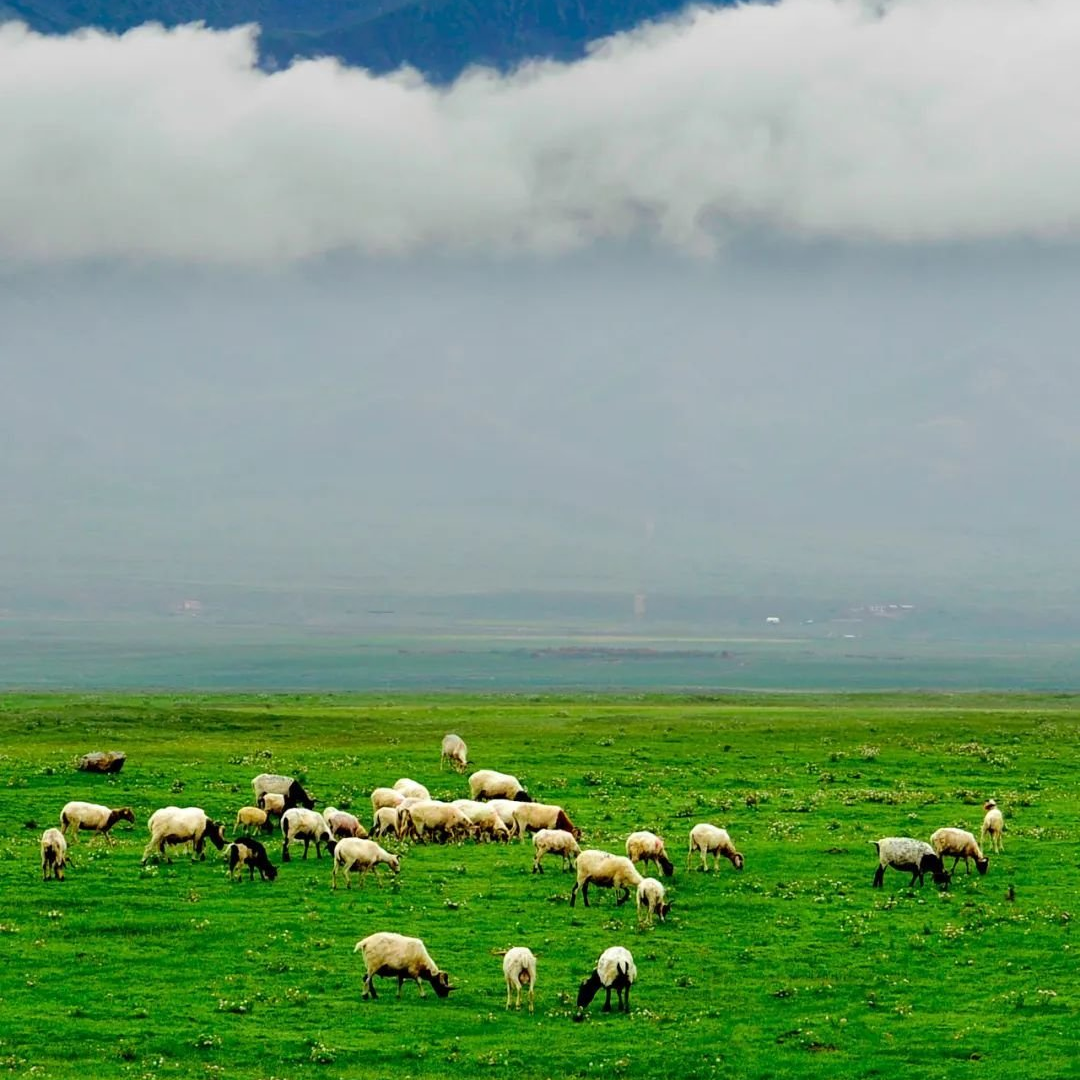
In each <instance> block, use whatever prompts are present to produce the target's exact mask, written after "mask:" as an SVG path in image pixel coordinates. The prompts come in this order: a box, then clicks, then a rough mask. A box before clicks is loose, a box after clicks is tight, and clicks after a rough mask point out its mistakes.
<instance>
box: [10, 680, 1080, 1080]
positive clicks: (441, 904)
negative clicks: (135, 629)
mask: <svg viewBox="0 0 1080 1080" xmlns="http://www.w3.org/2000/svg"><path fill="white" fill-rule="evenodd" d="M1078 704H1080V700H1078V699H1077V697H1075V696H1071V695H1064V694H1058V695H1051V694H1034V693H1032V694H1027V693H1016V694H986V693H984V694H936V695H935V694H918V693H884V694H852V695H812V694H785V695H779V694H777V695H772V694H739V695H727V696H714V697H704V696H678V695H667V696H650V695H624V696H621V697H610V696H602V695H592V696H590V695H584V694H578V695H574V696H559V695H550V696H549V695H539V694H538V695H497V696H495V695H493V696H487V697H480V696H465V695H437V696H430V697H426V698H420V697H393V698H391V697H387V696H376V695H360V696H348V695H329V694H321V695H248V696H233V695H207V696H197V697H196V696H176V695H164V694H161V695H151V696H138V695H127V696H120V695H92V694H91V695H86V694H84V695H51V694H40V695H33V694H25V693H24V694H9V695H6V696H4V697H3V698H0V784H2V795H0V897H2V899H3V903H2V905H0V950H2V955H3V961H4V962H3V964H0V1074H7V1075H12V1076H36V1077H49V1078H56V1080H61V1078H75V1077H78V1078H80V1080H84V1078H85V1077H87V1076H91V1077H139V1078H148V1080H149V1078H159V1077H161V1078H164V1077H185V1078H187V1077H199V1076H202V1077H210V1076H221V1077H229V1078H232V1077H236V1078H244V1080H248V1078H250V1080H271V1078H280V1080H284V1078H289V1080H295V1078H298V1077H312V1078H314V1077H320V1078H327V1080H329V1078H337V1077H342V1078H344V1077H354V1076H361V1075H362V1076H370V1077H390V1076H393V1077H396V1078H398V1080H406V1078H410V1077H416V1078H421V1077H424V1078H428V1077H431V1078H434V1077H440V1078H443V1077H470V1078H471V1077H477V1076H493V1077H495V1076H498V1077H502V1076H511V1075H512V1076H515V1077H519V1078H533V1077H536V1078H542V1077H551V1078H578V1077H619V1078H621V1077H657V1076H665V1077H666V1076H677V1077H680V1078H681V1080H694V1078H705V1077H762V1078H765V1077H769V1078H783V1077H799V1078H817V1077H829V1078H830V1080H835V1078H849V1077H871V1076H898V1075H904V1074H906V1073H909V1072H915V1073H917V1075H919V1076H920V1077H946V1076H947V1077H957V1076H960V1077H968V1076H970V1077H978V1078H980V1080H986V1078H998V1077H1000V1078H1005V1077H1009V1078H1013V1077H1015V1076H1017V1075H1024V1076H1025V1077H1026V1078H1039V1077H1046V1078H1051V1077H1053V1078H1061V1077H1068V1076H1075V1075H1077V1074H1078V1073H1080V1064H1078V1057H1080V1055H1078V1051H1077V1046H1078V1037H1077V1033H1078V1032H1080V1000H1078V995H1080V964H1078V962H1077V956H1076V945H1075V943H1074V941H1073V934H1072V926H1073V923H1074V920H1075V917H1076V916H1077V915H1078V914H1080V911H1078V896H1080V893H1078V890H1077V871H1078V869H1080V848H1078V845H1077V840H1078V835H1080V813H1078V804H1080V724H1078V723H1077V707H1078ZM447 731H456V732H457V733H459V734H460V735H462V736H463V737H464V738H465V739H466V741H467V742H468V744H469V748H470V757H471V760H472V762H473V763H474V765H475V767H477V768H479V767H492V768H497V769H502V770H504V771H508V772H512V773H515V774H516V775H518V776H519V777H520V778H521V779H522V780H523V781H524V782H525V784H526V785H527V787H528V788H529V789H530V791H531V792H532V793H533V795H534V797H536V798H538V799H542V800H544V801H548V802H557V803H560V804H561V805H563V806H565V807H566V809H567V810H568V811H569V813H570V815H571V817H572V818H573V819H574V821H575V822H576V823H577V824H578V825H579V826H580V827H581V828H582V830H583V833H584V835H583V838H582V846H595V847H601V848H607V849H609V850H613V851H618V852H621V851H622V850H623V842H624V840H625V837H626V835H627V834H628V833H629V832H631V831H633V830H635V829H641V828H646V829H651V830H653V831H656V832H659V833H660V834H661V835H663V836H664V837H665V838H666V839H667V841H668V849H669V851H670V853H671V855H672V858H673V859H674V862H675V866H676V872H675V876H674V877H673V878H672V879H670V880H669V881H668V882H667V884H668V886H669V896H670V898H671V899H672V900H673V903H674V907H673V910H672V913H671V915H670V917H669V919H668V921H667V922H666V923H665V924H663V925H657V926H655V927H652V928H647V929H640V928H639V927H638V925H637V918H636V913H635V911H634V908H633V905H632V904H627V905H624V906H622V907H616V906H615V904H614V902H613V899H612V896H611V893H610V892H608V891H604V890H593V906H592V907H590V908H584V907H583V906H582V905H581V903H580V900H579V902H578V905H577V907H576V908H574V909H571V908H570V906H569V903H568V896H569V892H570V888H571V885H572V876H571V875H570V874H562V873H560V872H559V869H558V864H557V860H551V862H550V864H549V865H548V868H547V873H545V874H544V875H542V876H541V875H533V874H532V873H531V872H530V870H531V865H532V847H531V844H524V845H523V844H517V843H514V844H510V845H475V844H471V843H469V844H463V845H456V844H455V845H448V846H440V845H427V846H420V845H408V844H401V845H396V844H390V845H388V846H391V847H393V848H396V849H397V850H400V851H401V852H402V872H401V874H400V876H399V877H398V878H396V879H393V880H391V879H389V878H388V877H386V878H384V879H383V880H382V882H381V884H379V885H376V884H375V883H374V882H369V883H368V884H367V885H366V886H365V887H363V888H358V887H354V888H353V890H352V891H351V892H346V891H344V890H343V889H341V888H339V890H338V891H337V892H332V891H331V889H330V862H329V860H328V859H327V858H325V857H324V858H323V859H322V860H321V861H317V860H316V859H315V857H314V851H312V854H311V856H310V857H309V858H308V859H307V860H306V861H303V860H300V859H296V860H294V861H293V862H291V863H289V864H288V865H285V866H283V867H282V868H281V873H280V876H279V877H278V879H277V881H275V882H273V883H264V882H260V881H259V880H258V879H256V881H255V882H253V883H252V882H249V881H248V880H247V879H246V877H245V879H244V880H243V881H242V882H239V883H231V882H230V881H229V880H228V877H227V875H226V871H225V867H224V863H223V861H222V856H221V854H220V853H218V852H216V851H214V850H213V849H212V848H209V849H208V856H207V859H206V861H205V862H201V863H194V864H193V863H192V862H191V861H190V860H188V859H187V858H186V857H184V856H183V855H179V856H176V857H175V861H174V862H173V863H172V864H171V865H169V864H166V863H160V864H159V863H151V864H149V865H147V866H145V867H143V866H141V865H140V859H141V855H142V850H143V847H144V845H145V843H146V840H147V833H146V827H145V822H146V818H147V816H148V815H149V814H150V813H151V812H152V811H153V810H154V809H156V808H157V807H159V806H163V805H167V804H177V805H199V806H202V807H204V808H205V809H206V810H207V811H208V812H210V813H211V814H212V815H214V816H215V817H218V818H219V819H221V818H225V819H227V820H228V822H229V824H230V828H231V823H232V820H233V817H234V816H235V813H236V809H237V808H238V807H239V806H241V805H244V804H246V803H248V802H250V801H251V786H250V781H251V778H252V777H253V776H254V775H255V774H256V773H259V772H262V771H271V772H284V773H289V774H292V775H295V776H297V777H298V778H300V779H302V780H303V781H304V782H305V783H306V785H307V786H308V787H309V790H311V791H312V792H313V794H314V795H315V797H316V798H317V799H318V801H319V803H320V804H322V805H325V804H328V803H333V804H334V805H336V806H338V807H339V808H343V809H346V808H352V809H353V810H354V811H355V812H357V813H358V814H359V815H360V816H361V817H362V819H364V820H369V817H370V809H369V803H368V798H367V796H368V793H369V792H370V790H371V789H372V788H373V787H375V786H379V785H383V784H390V783H392V782H393V781H394V780H395V779H397V778H398V777H401V776H411V777H413V778H415V779H417V780H420V781H422V782H423V783H425V784H427V785H428V786H429V787H430V788H431V790H432V794H433V795H434V796H435V797H437V798H438V797H443V798H455V797H459V796H463V795H467V794H468V790H467V782H466V780H465V778H464V777H462V776H459V775H457V774H455V773H453V772H451V771H449V770H444V771H440V769H439V761H438V758H439V741H440V739H441V737H442V735H443V734H444V733H446V732H447ZM97 749H119V750H124V751H125V752H126V753H127V755H128V760H127V765H126V767H125V768H124V770H123V771H122V772H121V773H120V774H118V775H116V776H113V777H106V776H93V775H89V774H85V773H80V772H77V771H76V770H75V768H74V760H75V758H76V757H77V756H78V755H80V754H82V753H84V752H87V751H90V750H97ZM990 796H993V797H994V798H996V799H997V801H998V803H999V805H1000V806H1001V807H1002V809H1003V810H1004V812H1005V816H1006V828H1007V831H1006V834H1005V850H1004V853H1002V854H1001V855H997V856H991V859H990V869H989V873H988V874H987V875H986V876H985V877H979V876H977V875H976V874H975V873H974V872H972V873H971V874H970V875H965V874H964V870H963V866H962V865H961V866H960V867H959V869H958V872H957V874H956V875H955V876H954V879H953V882H952V885H951V887H950V888H949V889H948V890H947V891H944V892H942V891H939V890H937V889H936V888H935V887H934V886H933V885H932V884H931V883H930V881H929V879H927V882H926V884H925V886H924V887H922V888H921V889H920V888H918V887H916V888H914V889H912V888H910V887H909V885H908V880H909V879H908V877H907V875H902V874H899V873H896V872H895V871H888V872H887V875H886V878H885V887H884V888H883V889H881V890H874V889H872V888H871V880H872V877H873V873H874V868H875V865H876V856H875V853H874V849H873V847H871V846H870V844H869V843H868V841H871V840H873V839H876V838H878V837H881V836H888V835H911V836H916V837H920V838H923V839H926V838H928V837H929V835H930V833H931V832H932V831H933V830H934V829H935V828H937V827H939V826H942V825H957V826H961V827H965V828H969V829H971V830H972V831H974V832H976V833H978V828H979V823H980V821H981V818H982V806H981V804H982V802H983V801H984V800H985V799H986V798H988V797H990ZM73 798H79V799H88V800H90V801H95V802H103V803H107V804H110V805H113V806H120V805H131V806H132V807H133V808H134V810H135V814H136V825H135V826H134V827H131V826H130V825H127V824H121V825H119V826H118V827H117V828H116V830H115V838H116V843H115V844H114V845H109V844H108V843H106V842H104V841H103V840H101V839H100V838H93V839H90V840H87V839H86V838H85V837H83V838H80V840H79V841H78V842H77V843H75V844H74V845H73V848H72V852H71V854H72V859H71V863H70V865H69V869H68V877H67V880H66V881H64V882H62V883H60V882H42V880H41V872H40V865H39V859H38V841H39V837H40V834H41V831H42V830H43V829H44V828H46V827H48V826H50V825H54V824H57V821H58V815H59V810H60V807H61V806H62V805H63V803H64V802H65V801H67V800H69V799H73ZM697 821H712V822H714V823H716V824H718V825H722V826H724V827H726V828H727V829H728V830H729V831H730V832H731V834H732V837H733V838H734V840H735V842H736V844H737V845H738V847H739V850H740V851H741V852H742V853H743V854H744V855H745V858H746V867H745V870H744V871H743V872H742V873H737V872H736V871H734V869H733V868H732V867H731V866H730V865H729V864H727V863H724V864H723V866H722V868H721V870H720V871H719V872H717V873H715V874H714V873H709V874H702V873H698V872H696V871H695V872H690V873H688V872H687V869H686V865H687V862H686V860H687V855H686V837H687V834H688V832H689V830H690V827H691V826H692V825H693V824H694V823H695V822H697ZM268 847H269V849H270V852H271V856H272V858H273V859H274V861H275V862H279V861H280V838H279V837H275V839H274V840H273V841H270V842H268ZM376 930H396V931H398V932H402V933H406V934H415V935H418V936H421V937H423V938H424V940H425V942H426V944H427V946H428V949H429V951H430V952H431V954H432V956H433V957H434V959H435V960H436V962H437V963H438V964H439V965H440V966H441V967H443V968H445V969H446V970H448V971H449V972H450V974H451V976H452V979H453V981H454V983H455V984H456V985H457V986H458V987H459V988H460V989H459V990H458V991H457V992H456V993H455V994H452V995H451V996H450V998H448V999H447V1000H438V999H437V998H436V997H435V996H434V995H433V994H431V993H430V992H429V994H428V996H427V997H426V998H425V999H423V1000H421V999H420V998H418V996H417V992H416V988H415V987H413V986H406V987H405V990H404V993H403V996H402V999H401V1000H400V1001H398V1000H395V996H394V995H395V987H394V985H393V984H392V983H390V982H389V981H386V980H381V981H380V986H379V990H380V997H379V999H378V1000H376V1001H363V1000H361V998H360V993H361V979H362V976H363V963H362V959H361V957H360V956H359V955H358V954H355V953H354V951H353V948H354V946H355V944H356V942H357V941H358V940H359V939H360V938H362V937H364V936H365V935H367V934H369V933H372V932H374V931H376ZM522 944H523V945H528V946H530V947H531V948H532V949H533V951H534V952H535V953H536V954H537V956H538V960H539V975H538V986H537V1009H536V1013H535V1015H533V1016H530V1015H529V1014H528V1012H527V1011H522V1012H509V1013H507V1012H506V1011H505V1009H504V1002H505V989H504V985H503V981H502V972H501V961H500V957H499V956H498V955H496V953H497V950H500V949H505V948H507V947H509V946H512V945H522ZM611 944H623V945H625V946H627V947H628V948H629V949H630V950H631V951H632V952H633V954H634V956H635V958H636V961H637V965H638V970H639V977H638V982H637V984H636V985H635V987H634V991H633V997H632V1003H633V1012H632V1015H631V1016H629V1017H626V1016H622V1015H619V1014H617V1013H614V1012H613V1013H611V1014H603V1013H601V1012H600V1008H599V1006H600V1000H599V999H598V1000H597V1001H596V1002H594V1004H593V1007H592V1010H591V1012H590V1015H589V1017H588V1020H587V1022H586V1023H584V1024H573V1023H571V1017H572V1015H573V1013H574V1011H575V1010H574V998H575V995H576V990H577V986H578V984H579V982H580V981H581V980H582V979H583V978H584V977H585V976H586V975H587V974H588V973H589V971H590V970H591V968H592V966H593V965H594V963H595V961H596V958H597V956H598V955H599V953H600V952H601V951H602V950H603V949H604V948H606V947H607V946H608V945H611Z"/></svg>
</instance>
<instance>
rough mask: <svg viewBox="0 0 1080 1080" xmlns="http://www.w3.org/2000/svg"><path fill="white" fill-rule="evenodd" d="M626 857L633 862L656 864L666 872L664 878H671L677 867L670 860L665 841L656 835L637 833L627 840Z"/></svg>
mask: <svg viewBox="0 0 1080 1080" xmlns="http://www.w3.org/2000/svg"><path fill="white" fill-rule="evenodd" d="M626 857H627V858H628V859H629V860H630V861H631V862H632V863H637V862H654V863H656V865H657V866H659V867H660V869H661V870H662V871H663V872H664V877H671V875H672V874H674V873H675V867H674V866H673V865H672V862H671V860H670V859H669V858H668V853H667V848H665V847H664V841H663V840H661V839H660V837H659V836H657V835H656V833H651V832H635V833H631V834H630V835H629V836H628V837H627V838H626Z"/></svg>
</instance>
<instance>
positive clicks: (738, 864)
mask: <svg viewBox="0 0 1080 1080" xmlns="http://www.w3.org/2000/svg"><path fill="white" fill-rule="evenodd" d="M743 862H744V859H743V857H742V855H740V854H739V853H738V852H737V851H736V852H735V854H734V855H732V856H731V865H732V866H734V867H735V869H736V870H741V869H742V868H743Z"/></svg>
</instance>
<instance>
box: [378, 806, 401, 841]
mask: <svg viewBox="0 0 1080 1080" xmlns="http://www.w3.org/2000/svg"><path fill="white" fill-rule="evenodd" d="M387 833H393V834H394V836H397V837H399V838H400V837H401V821H400V819H399V816H398V812H397V808H396V807H393V806H380V807H379V809H378V810H376V811H375V825H374V827H373V828H372V830H371V835H372V836H385V835H386V834H387Z"/></svg>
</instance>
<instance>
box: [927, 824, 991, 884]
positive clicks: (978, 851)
mask: <svg viewBox="0 0 1080 1080" xmlns="http://www.w3.org/2000/svg"><path fill="white" fill-rule="evenodd" d="M930 845H931V846H932V847H933V849H934V851H935V852H937V854H938V855H940V856H942V858H944V857H945V856H948V855H952V856H953V864H952V868H953V870H954V871H955V870H956V864H957V863H958V862H959V861H960V860H961V859H963V860H964V869H965V870H966V871H967V872H968V873H969V874H970V873H971V863H970V862H969V860H970V859H974V860H975V869H976V870H978V871H979V873H980V874H985V873H986V871H987V868H988V867H989V866H990V860H989V859H988V858H987V857H986V856H985V855H984V854H983V852H982V848H981V847H979V844H978V841H977V840H976V839H975V837H974V836H973V835H972V834H971V833H969V832H968V831H967V830H966V829H951V828H949V829H938V830H937V831H936V832H934V833H933V834H932V835H931V837H930Z"/></svg>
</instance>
